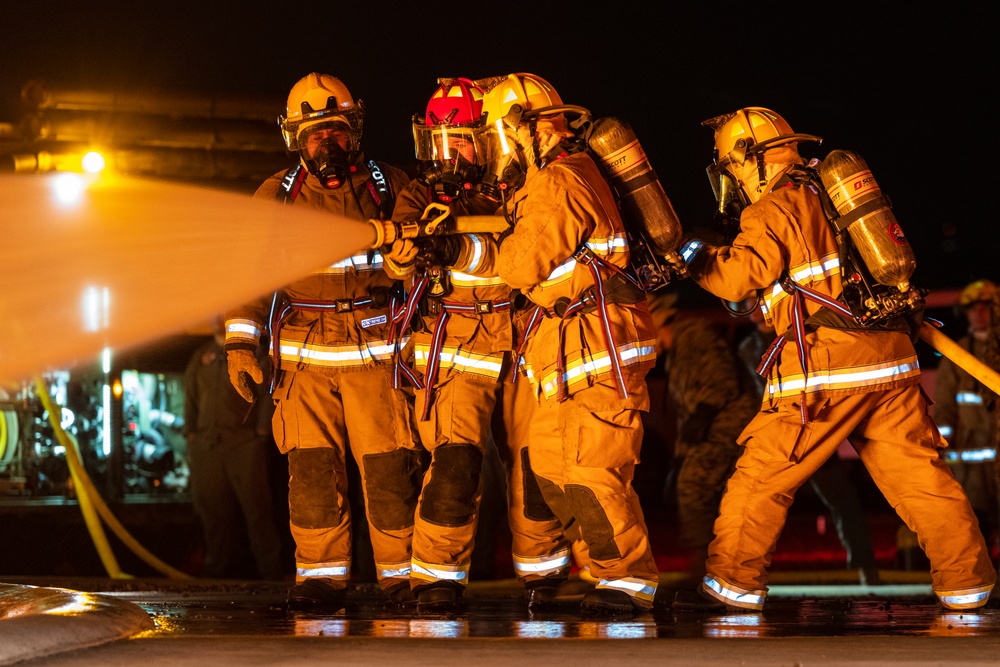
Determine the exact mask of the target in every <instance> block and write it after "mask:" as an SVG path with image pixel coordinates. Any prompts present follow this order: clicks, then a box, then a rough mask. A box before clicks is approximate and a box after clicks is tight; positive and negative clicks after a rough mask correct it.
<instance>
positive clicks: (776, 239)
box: [674, 107, 996, 610]
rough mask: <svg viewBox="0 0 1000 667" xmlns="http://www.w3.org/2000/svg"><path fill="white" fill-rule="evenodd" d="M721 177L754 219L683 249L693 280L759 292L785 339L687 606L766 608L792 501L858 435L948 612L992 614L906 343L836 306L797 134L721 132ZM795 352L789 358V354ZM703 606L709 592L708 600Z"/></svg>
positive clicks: (961, 498) (967, 511)
mask: <svg viewBox="0 0 1000 667" xmlns="http://www.w3.org/2000/svg"><path fill="white" fill-rule="evenodd" d="M706 124H707V125H709V126H710V127H711V128H712V129H713V130H714V132H715V159H714V160H713V163H712V165H711V166H710V167H709V175H710V176H711V178H712V183H713V187H714V190H715V192H716V196H717V197H718V198H719V201H720V207H721V206H724V205H726V204H727V203H729V202H737V205H738V206H744V208H743V209H742V213H741V214H740V233H739V234H738V235H737V236H736V237H735V239H734V240H733V241H732V243H731V244H730V245H728V246H723V247H713V246H710V245H708V244H704V243H701V242H699V241H696V240H691V241H689V242H687V243H686V244H685V245H684V247H682V254H683V255H685V256H686V258H687V259H688V261H689V262H690V263H689V270H690V272H691V276H692V278H694V279H695V280H696V281H697V282H698V284H699V285H700V286H701V287H703V288H704V289H706V290H707V291H709V292H710V293H712V294H714V295H716V296H718V297H721V298H723V299H726V300H729V301H738V300H740V299H743V298H745V297H746V296H747V295H748V294H752V293H753V292H755V291H760V292H761V294H762V299H761V301H762V304H763V306H764V308H765V309H766V310H765V313H766V314H765V317H766V319H767V321H768V322H770V323H773V325H774V327H775V329H776V331H777V332H778V334H779V336H778V338H777V339H776V344H775V345H773V346H772V347H771V348H770V349H769V350H768V352H767V354H766V355H765V363H764V364H763V365H762V369H763V372H762V375H765V377H766V382H767V388H766V390H765V396H764V404H763V406H762V410H761V412H759V413H758V414H757V416H756V417H755V418H754V419H753V420H752V421H751V422H750V424H749V425H748V426H747V427H746V429H744V431H743V433H742V434H740V438H739V442H740V444H742V445H744V446H745V452H744V454H743V455H742V456H741V458H740V460H739V462H738V463H737V467H736V472H735V473H734V474H733V475H732V477H731V478H730V479H729V483H728V485H727V487H726V492H725V494H724V496H723V498H722V503H721V506H720V515H719V518H718V519H717V520H716V522H715V535H716V537H715V539H714V540H713V541H712V543H711V545H710V546H709V553H708V562H707V564H706V566H707V567H706V570H707V574H706V576H705V578H704V580H703V582H702V584H701V586H700V588H699V589H698V592H697V593H696V592H695V591H681V592H680V593H678V596H677V598H676V599H675V602H674V604H675V608H677V609H681V610H683V609H691V608H703V607H706V606H707V607H724V606H728V607H733V608H739V609H744V610H759V609H761V608H763V606H764V600H765V597H766V595H767V580H768V577H767V565H768V564H769V563H770V562H771V557H772V555H773V553H774V549H775V545H776V543H777V539H778V535H779V534H780V533H781V529H782V527H783V525H784V522H785V518H786V512H787V509H788V505H789V504H790V502H791V500H790V499H791V498H792V496H793V495H794V493H795V491H796V490H797V489H798V488H799V487H800V486H801V485H802V484H803V483H804V482H805V481H806V480H807V479H809V477H810V476H811V475H812V474H813V473H814V472H815V471H816V470H817V469H818V468H819V467H820V466H821V465H822V464H823V463H824V462H825V461H826V460H827V459H829V458H830V457H831V456H833V455H834V453H835V452H836V450H837V448H838V447H839V446H840V443H841V442H843V440H844V439H845V438H847V439H848V440H849V441H850V442H851V444H852V445H853V446H854V448H855V449H856V450H857V452H858V454H859V456H860V458H861V461H862V462H863V463H864V465H865V467H866V468H867V469H868V470H869V472H870V473H871V475H872V478H873V479H874V480H875V482H876V483H877V484H878V486H879V488H880V489H881V490H882V493H883V494H884V495H885V496H886V499H887V500H888V501H889V503H890V504H891V505H892V506H893V507H895V508H896V509H897V512H898V513H899V515H900V517H901V518H902V519H903V521H904V522H905V523H906V524H907V525H908V526H910V527H911V528H913V529H915V530H916V532H917V534H918V535H919V538H920V543H921V544H922V545H923V546H924V550H925V552H926V554H927V556H928V558H929V559H930V563H931V577H932V584H933V588H934V591H935V593H936V594H937V596H938V599H939V600H940V602H941V604H942V605H943V606H944V607H946V608H949V609H971V608H976V607H980V606H982V605H984V604H986V602H987V600H988V598H989V595H990V591H991V590H992V589H993V584H994V580H995V578H996V573H995V572H994V571H993V567H992V564H991V562H990V556H989V551H988V549H987V546H986V543H985V541H984V540H983V536H982V534H981V533H980V531H979V528H978V526H977V523H976V518H975V515H974V514H973V511H972V507H971V506H970V505H969V501H968V499H967V498H966V496H965V494H964V493H963V491H962V488H961V486H959V484H958V483H957V482H956V481H955V478H954V476H953V475H952V474H951V472H950V471H949V470H948V467H947V465H946V464H945V463H944V461H942V460H941V459H940V457H939V455H938V452H939V450H941V449H943V448H944V447H946V443H945V442H944V440H943V439H942V438H941V435H940V434H939V433H938V431H937V429H936V428H935V427H934V423H933V421H932V420H931V418H930V416H929V415H928V408H927V403H926V401H925V399H924V396H923V394H922V393H921V390H920V367H919V365H918V364H917V356H916V353H915V351H914V349H913V344H912V343H911V341H910V338H909V336H908V333H907V331H905V330H898V329H894V328H886V329H884V330H877V329H865V328H863V327H861V326H860V325H858V324H856V323H855V322H854V320H852V319H851V318H850V317H849V316H850V311H849V310H847V311H846V315H845V310H846V308H845V307H844V304H843V303H841V302H840V301H838V300H837V299H838V297H840V296H841V293H842V291H843V282H842V275H841V258H840V256H839V254H838V246H837V243H836V240H835V236H834V233H833V231H832V229H831V225H830V223H829V222H828V219H827V217H826V215H825V214H824V209H823V206H822V203H821V200H820V196H819V192H818V190H817V189H816V188H815V187H814V185H811V184H810V183H815V178H813V179H812V180H810V172H809V171H808V169H809V168H811V167H815V165H807V164H805V163H804V161H803V159H802V158H801V157H800V156H799V152H798V143H799V142H801V141H809V140H815V139H816V138H815V137H811V136H810V135H801V134H795V133H793V132H792V130H791V128H790V127H789V125H788V123H787V122H786V121H785V119H784V118H782V117H781V116H780V115H778V114H777V113H775V112H774V111H771V110H770V109H764V108H760V107H750V108H744V109H739V110H737V111H735V112H733V113H730V114H725V115H724V116H720V117H717V118H714V119H711V120H710V121H706ZM786 342H787V343H790V344H787V345H785V343H786ZM699 593H700V595H699Z"/></svg>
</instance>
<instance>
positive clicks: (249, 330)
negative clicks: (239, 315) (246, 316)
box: [226, 322, 260, 337]
mask: <svg viewBox="0 0 1000 667" xmlns="http://www.w3.org/2000/svg"><path fill="white" fill-rule="evenodd" d="M226 333H227V334H229V333H242V334H249V335H251V336H255V337H260V329H258V328H257V327H255V326H252V325H250V324H243V323H237V322H233V323H231V324H227V325H226Z"/></svg>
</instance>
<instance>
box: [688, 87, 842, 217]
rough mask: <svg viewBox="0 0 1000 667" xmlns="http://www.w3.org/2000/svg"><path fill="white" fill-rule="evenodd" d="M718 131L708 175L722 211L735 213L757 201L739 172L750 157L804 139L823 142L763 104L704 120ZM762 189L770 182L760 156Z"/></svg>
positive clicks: (706, 124) (760, 184)
mask: <svg viewBox="0 0 1000 667" xmlns="http://www.w3.org/2000/svg"><path fill="white" fill-rule="evenodd" d="M702 125H704V126H706V127H709V128H711V129H712V130H713V131H714V132H715V150H714V153H713V155H712V163H711V164H710V165H709V166H708V170H707V171H708V179H709V181H710V182H711V184H712V191H713V192H714V193H715V199H716V201H717V202H718V203H719V212H720V213H724V214H727V215H732V214H733V211H734V208H733V207H735V209H741V208H742V207H744V206H746V205H747V204H749V203H750V202H751V201H755V199H754V195H753V194H752V193H750V192H747V191H745V190H744V188H745V184H743V183H742V182H741V181H740V180H739V178H737V177H736V174H737V173H738V172H739V168H740V167H742V166H743V164H744V163H745V162H746V161H747V158H749V157H753V158H756V157H757V156H759V155H762V154H763V153H764V152H765V151H767V150H768V149H770V148H775V147H777V146H784V145H787V144H792V143H797V142H800V141H814V142H817V143H819V142H822V141H823V140H822V139H820V138H819V137H817V136H815V135H812V134H796V133H795V132H793V131H792V127H791V126H790V125H789V124H788V121H786V120H785V119H784V118H782V117H781V116H780V115H779V114H777V113H775V112H774V111H771V110H770V109H765V108H763V107H746V108H743V109H739V110H738V111H734V112H732V113H727V114H722V115H721V116H715V117H714V118H709V119H708V120H706V121H703V122H702ZM757 174H758V181H759V183H758V189H759V188H763V187H764V184H765V182H766V177H765V171H764V160H762V159H759V160H757Z"/></svg>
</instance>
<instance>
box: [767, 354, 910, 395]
mask: <svg viewBox="0 0 1000 667" xmlns="http://www.w3.org/2000/svg"><path fill="white" fill-rule="evenodd" d="M919 369H920V366H919V365H918V364H917V363H915V362H914V363H912V364H899V365H898V366H890V367H888V368H878V369H875V370H871V371H861V372H859V373H837V374H832V373H831V374H827V375H810V376H809V382H808V386H809V388H816V387H830V388H836V387H839V386H843V385H851V384H855V383H863V382H868V381H870V380H884V379H886V378H891V377H895V376H897V375H905V374H906V373H912V372H914V371H917V370H919ZM805 387H806V383H805V382H803V381H802V380H801V379H799V380H786V381H784V382H775V383H774V384H772V385H771V387H770V389H771V393H772V394H778V393H783V392H789V391H801V390H802V389H803V388H805Z"/></svg>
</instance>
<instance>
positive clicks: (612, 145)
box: [589, 118, 682, 256]
mask: <svg viewBox="0 0 1000 667" xmlns="http://www.w3.org/2000/svg"><path fill="white" fill-rule="evenodd" d="M589 144H590V149H591V150H592V151H594V153H595V154H596V155H597V156H598V157H599V158H600V159H601V162H603V164H604V169H605V173H606V174H607V176H608V179H609V180H610V182H611V185H612V186H613V187H614V188H615V191H616V192H617V193H618V197H619V200H620V201H621V208H622V217H623V218H625V221H626V223H627V224H634V225H637V226H638V227H639V228H640V229H642V230H644V231H645V232H646V236H647V238H648V239H649V241H650V243H651V244H652V249H653V251H654V252H655V253H656V254H658V255H660V256H667V255H670V254H672V253H675V252H676V250H677V245H678V243H679V242H680V238H681V233H682V232H681V223H680V221H679V220H678V219H677V213H675V212H674V206H673V204H671V203H670V199H669V198H668V197H667V193H666V192H664V190H663V186H662V185H660V179H659V178H658V177H657V176H656V172H655V171H653V167H652V166H651V165H650V164H649V160H648V159H646V152H645V151H644V150H643V149H642V146H641V145H640V144H639V140H638V139H637V138H636V136H635V132H633V131H632V128H631V127H630V126H629V124H628V123H626V122H624V121H622V120H618V119H617V118H599V119H597V120H596V121H594V126H593V129H592V131H591V134H590V139H589Z"/></svg>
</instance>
